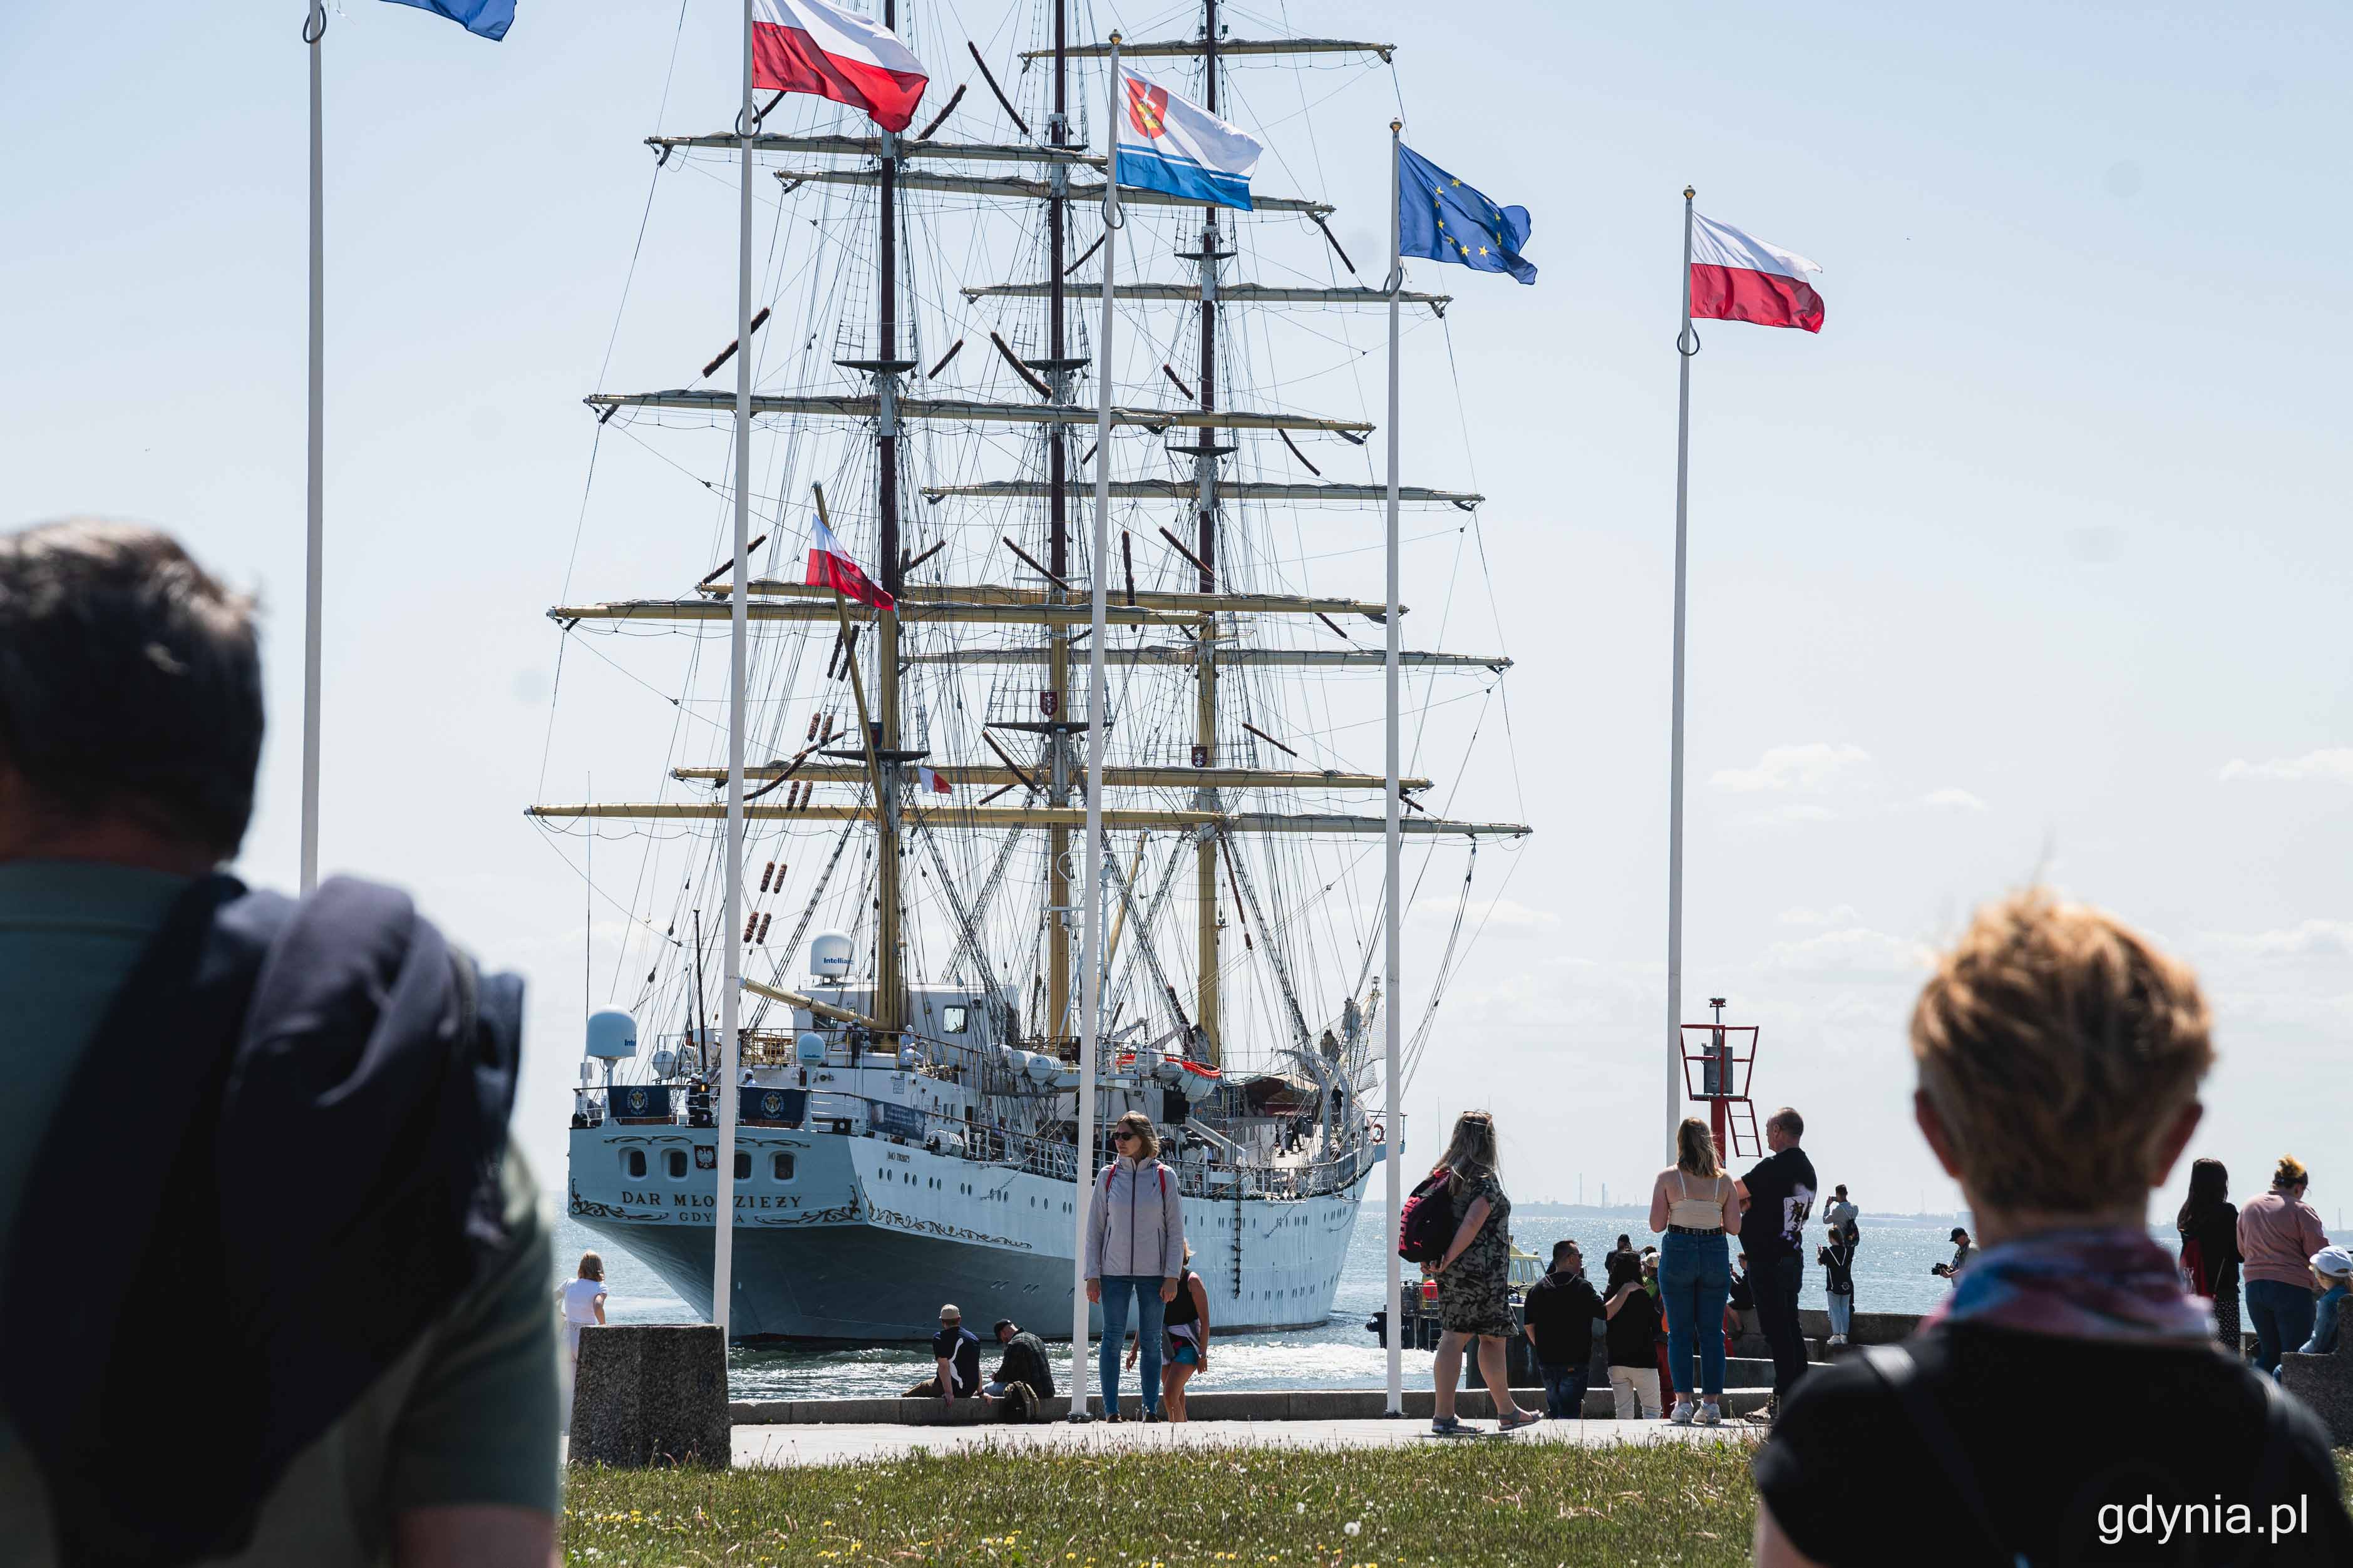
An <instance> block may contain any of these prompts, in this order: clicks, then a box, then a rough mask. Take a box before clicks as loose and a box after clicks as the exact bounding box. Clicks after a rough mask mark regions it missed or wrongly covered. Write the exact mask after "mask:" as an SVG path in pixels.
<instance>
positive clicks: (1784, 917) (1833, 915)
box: [1773, 904, 1862, 926]
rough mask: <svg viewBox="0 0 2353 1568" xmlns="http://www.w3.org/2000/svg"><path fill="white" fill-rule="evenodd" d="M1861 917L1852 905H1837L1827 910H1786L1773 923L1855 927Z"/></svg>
mask: <svg viewBox="0 0 2353 1568" xmlns="http://www.w3.org/2000/svg"><path fill="white" fill-rule="evenodd" d="M1861 922H1862V913H1861V912H1860V911H1859V910H1856V909H1855V907H1854V906H1853V905H1852V904H1838V905H1835V906H1833V907H1832V908H1831V909H1827V910H1807V909H1788V910H1782V911H1781V912H1780V913H1779V914H1778V915H1775V916H1774V917H1773V923H1774V924H1776V925H1785V926H1835V925H1850V926H1851V925H1857V924H1860V923H1861Z"/></svg>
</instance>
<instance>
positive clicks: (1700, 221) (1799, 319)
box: [1691, 213, 1822, 332]
mask: <svg viewBox="0 0 2353 1568" xmlns="http://www.w3.org/2000/svg"><path fill="white" fill-rule="evenodd" d="M1692 217H1693V223H1692V239H1691V313H1692V319H1693V320H1694V321H1752V322H1754V323H1756V324H1757V326H1760V327H1802V328H1804V329H1805V330H1806V331H1810V332H1819V331H1821V330H1822V297H1821V296H1820V294H1817V293H1815V292H1814V286H1813V285H1812V284H1811V283H1810V282H1808V281H1807V280H1806V275H1807V274H1808V273H1810V272H1820V270H1821V268H1820V267H1818V266H1816V265H1815V264H1814V263H1812V262H1810V261H1809V260H1807V259H1806V258H1804V257H1802V256H1799V254H1798V253H1797V252H1796V251H1794V250H1784V249H1782V248H1781V247H1779V246H1778V245H1767V244H1766V243H1765V242H1764V241H1763V240H1761V239H1756V238H1752V237H1750V236H1748V235H1745V234H1743V233H1741V232H1740V231H1739V230H1738V229H1736V228H1734V227H1733V226H1731V225H1729V224H1721V223H1718V222H1716V221H1715V219H1714V218H1709V217H1702V216H1699V215H1698V214H1696V213H1694V214H1693V215H1692Z"/></svg>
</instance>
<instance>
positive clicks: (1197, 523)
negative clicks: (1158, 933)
mask: <svg viewBox="0 0 2353 1568" xmlns="http://www.w3.org/2000/svg"><path fill="white" fill-rule="evenodd" d="M1201 74H1202V78H1203V80H1204V82H1205V83H1206V84H1207V89H1208V101H1207V103H1206V105H1205V106H1204V107H1206V108H1207V109H1208V111H1209V112H1210V113H1211V114H1215V113H1217V112H1218V0H1202V5H1201ZM1185 259H1190V260H1192V261H1194V262H1195V263H1197V264H1198V267H1199V268H1200V278H1201V364H1200V376H1201V409H1202V412H1203V413H1208V411H1210V410H1211V409H1214V408H1216V407H1217V405H1218V260H1219V252H1218V209H1217V207H1216V206H1215V205H1206V206H1204V207H1203V208H1202V218H1201V249H1200V252H1199V254H1198V255H1197V256H1194V257H1191V258H1185ZM1232 450H1233V448H1232V447H1221V446H1219V444H1218V433H1217V431H1215V430H1213V429H1209V428H1207V427H1206V426H1205V427H1204V428H1203V429H1202V430H1201V432H1200V436H1199V437H1198V443H1197V445H1195V446H1194V447H1193V448H1192V455H1193V474H1194V479H1195V481H1196V484H1197V490H1196V500H1195V502H1194V532H1193V540H1194V542H1193V554H1194V557H1195V560H1196V562H1197V563H1198V567H1199V570H1200V587H1201V592H1202V593H1204V594H1214V593H1216V592H1217V591H1218V458H1219V454H1221V453H1225V452H1230V451H1232ZM1198 648H1199V651H1198V655H1197V658H1198V665H1197V666H1196V671H1197V673H1196V678H1195V688H1194V690H1195V697H1194V717H1193V722H1194V746H1193V760H1194V763H1195V764H1196V765H1197V766H1199V767H1203V768H1213V767H1216V766H1217V765H1218V662H1217V660H1218V617H1217V616H1216V615H1215V614H1214V613H1205V614H1204V615H1203V616H1202V617H1201V626H1200V636H1199V645H1198ZM1194 801H1195V804H1196V805H1198V806H1199V807H1200V809H1202V810H1204V811H1215V810H1217V809H1218V808H1219V804H1218V792H1217V790H1216V788H1215V787H1214V786H1213V785H1210V784H1207V783H1204V784H1203V785H1202V787H1201V788H1200V789H1199V790H1198V792H1197V793H1196V795H1195V796H1194ZM1193 900H1194V911H1195V912H1194V919H1195V921H1196V924H1195V928H1194V962H1195V964H1196V966H1197V969H1198V973H1197V975H1196V978H1195V981H1194V994H1193V1016H1195V1018H1197V1019H1198V1021H1199V1024H1200V1038H1201V1049H1202V1053H1203V1055H1204V1057H1205V1058H1207V1059H1208V1061H1209V1062H1210V1063H1212V1064H1213V1065H1214V1064H1216V1063H1219V1062H1221V1061H1223V1060H1224V1058H1225V1048H1224V1047H1225V1042H1224V1038H1223V1027H1224V1025H1223V1018H1222V1016H1221V1015H1220V1013H1219V1005H1218V1004H1219V992H1218V841H1217V839H1216V838H1215V837H1207V836H1205V837H1201V838H1200V839H1199V840H1198V842H1197V843H1196V844H1195V845H1194V847H1193Z"/></svg>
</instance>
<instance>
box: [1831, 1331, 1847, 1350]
mask: <svg viewBox="0 0 2353 1568" xmlns="http://www.w3.org/2000/svg"><path fill="white" fill-rule="evenodd" d="M1830 1343H1831V1348H1832V1349H1833V1350H1835V1349H1836V1348H1837V1347H1839V1346H1840V1345H1842V1344H1844V1343H1846V1336H1845V1335H1844V1334H1832V1335H1831V1338H1830Z"/></svg>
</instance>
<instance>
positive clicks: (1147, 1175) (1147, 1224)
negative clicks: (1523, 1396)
mask: <svg viewBox="0 0 2353 1568" xmlns="http://www.w3.org/2000/svg"><path fill="white" fill-rule="evenodd" d="M1111 1135H1112V1142H1113V1147H1114V1148H1116V1149H1117V1150H1118V1152H1119V1157H1118V1158H1117V1159H1115V1160H1113V1162H1112V1163H1110V1164H1109V1165H1108V1166H1106V1167H1104V1169H1103V1179H1102V1180H1101V1181H1099V1182H1097V1183H1096V1184H1095V1201H1094V1210H1093V1212H1092V1214H1090V1215H1088V1216H1087V1300H1090V1301H1095V1302H1100V1303H1101V1304H1102V1306H1103V1349H1102V1350H1101V1352H1098V1354H1097V1356H1096V1361H1095V1367H1096V1372H1097V1373H1098V1375H1099V1376H1100V1377H1101V1378H1102V1380H1103V1419H1105V1420H1107V1421H1117V1420H1119V1419H1120V1414H1119V1352H1120V1346H1121V1344H1122V1343H1123V1342H1124V1341H1125V1340H1126V1338H1127V1327H1128V1303H1129V1301H1130V1300H1131V1299H1133V1300H1134V1305H1135V1337H1136V1343H1137V1345H1138V1347H1139V1349H1140V1350H1141V1351H1142V1352H1143V1362H1144V1376H1143V1379H1142V1383H1143V1394H1144V1418H1145V1420H1146V1421H1157V1420H1159V1419H1160V1336H1161V1316H1160V1313H1161V1308H1162V1307H1163V1306H1164V1305H1165V1304H1166V1303H1167V1302H1169V1301H1173V1300H1176V1281H1177V1279H1179V1278H1180V1277H1181V1276H1182V1275H1183V1273H1184V1272H1185V1211H1184V1204H1183V1201H1182V1199H1181V1197H1180V1196H1179V1194H1178V1193H1177V1188H1176V1172H1174V1171H1172V1170H1170V1169H1169V1168H1168V1167H1167V1166H1166V1165H1164V1164H1162V1163H1160V1135H1159V1134H1158V1133H1157V1132H1155V1131H1153V1127H1152V1118H1150V1117H1148V1116H1146V1115H1145V1114H1144V1113H1143V1112H1142V1111H1140V1110H1131V1111H1129V1112H1128V1113H1127V1114H1126V1115H1124V1116H1123V1117H1121V1118H1120V1119H1119V1121H1118V1123H1117V1124H1116V1125H1115V1126H1113V1129H1112V1134H1111Z"/></svg>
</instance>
